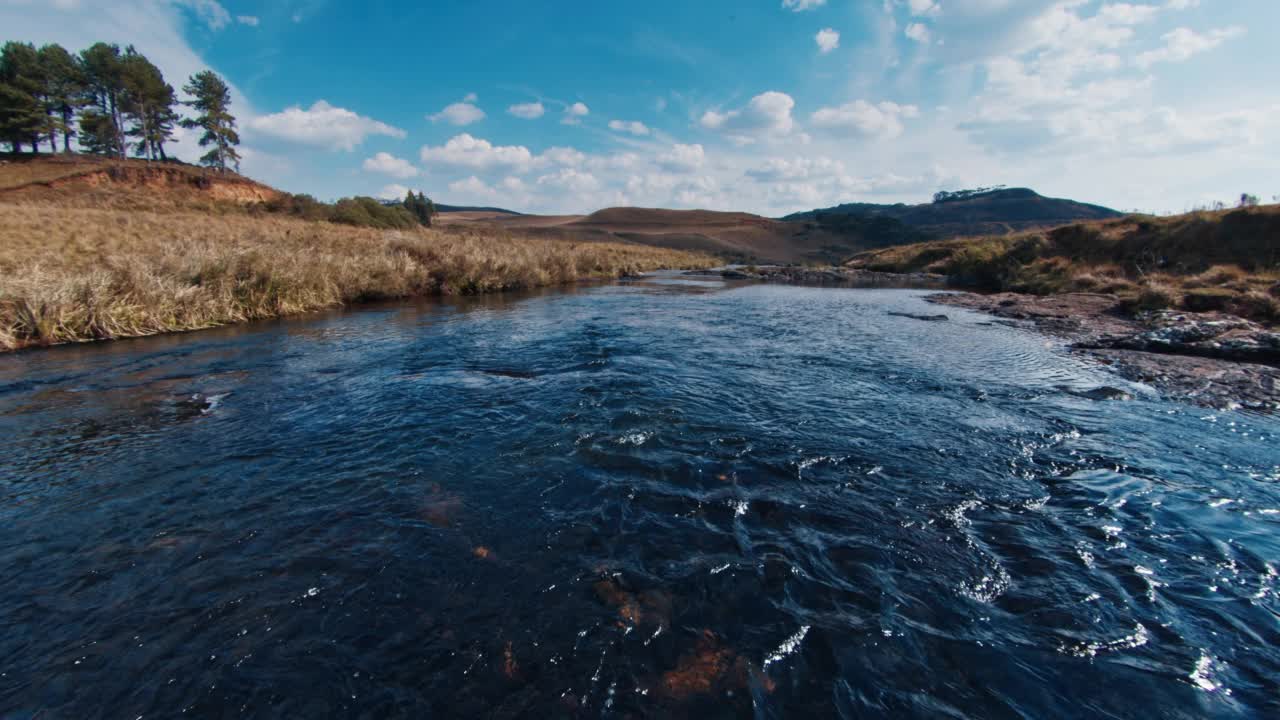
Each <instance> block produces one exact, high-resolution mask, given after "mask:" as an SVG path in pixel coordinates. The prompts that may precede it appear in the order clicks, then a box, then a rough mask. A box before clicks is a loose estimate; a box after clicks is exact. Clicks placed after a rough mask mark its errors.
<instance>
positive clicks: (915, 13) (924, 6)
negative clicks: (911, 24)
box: [907, 0, 942, 17]
mask: <svg viewBox="0 0 1280 720" xmlns="http://www.w3.org/2000/svg"><path fill="white" fill-rule="evenodd" d="M907 8H908V9H909V10H910V11H911V16H912V17H932V16H934V15H937V14H938V13H940V12H942V6H940V5H939V4H938V3H937V0H907Z"/></svg>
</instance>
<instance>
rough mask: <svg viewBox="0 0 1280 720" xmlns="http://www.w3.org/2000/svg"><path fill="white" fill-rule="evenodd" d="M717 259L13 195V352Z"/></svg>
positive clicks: (4, 264)
mask: <svg viewBox="0 0 1280 720" xmlns="http://www.w3.org/2000/svg"><path fill="white" fill-rule="evenodd" d="M415 225H416V223H415ZM717 262H718V261H716V260H715V259H714V258H711V257H709V256H705V255H697V254H693V253H686V252H680V251H674V250H665V249H659V248H652V247H647V246H641V245H626V244H614V243H575V242H569V241H561V240H549V239H534V238H523V237H512V236H506V235H480V234H475V233H466V232H443V231H438V230H429V229H426V228H421V227H413V228H411V229H400V230H373V229H368V228H357V227H347V226H343V225H337V224H331V223H318V222H307V221H304V220H296V219H285V218H280V217H258V218H255V217H250V216H248V215H211V214H204V213H183V212H163V213H154V212H141V211H132V212H122V211H119V210H99V209H90V208H66V207H56V206H50V205H35V204H33V205H18V204H0V348H4V349H10V350H12V349H15V348H19V347H24V346H27V345H45V344H54V343H63V342H75V341H82V340H96V339H106V338H121V337H134V336H142V335H153V334H157V333H163V332H171V331H180V330H196V329H200V328H209V327H215V326H219V325H226V324H230V323H237V322H244V321H247V320H255V319H262V318H271V317H278V316H282V315H291V314H295V313H301V312H306V311H310V310H317V309H321V308H328V307H335V306H339V305H343V304H346V303H355V302H364V301H372V300H383V299H394V298H405V297H413V296H422V295H440V294H444V295H451V294H470V293H483V292H495V291H502V290H518V289H524V288H532V287H539V286H546V285H555V284H560V283H569V282H574V281H577V280H586V279H602V278H614V277H618V276H620V275H625V274H631V273H637V272H643V271H647V270H654V269H658V268H663V267H688V268H694V267H710V266H713V265H715V264H717Z"/></svg>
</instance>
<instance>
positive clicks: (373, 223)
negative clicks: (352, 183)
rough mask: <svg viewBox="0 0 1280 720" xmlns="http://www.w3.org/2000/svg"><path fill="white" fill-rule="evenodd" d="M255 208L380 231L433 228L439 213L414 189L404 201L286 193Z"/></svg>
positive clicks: (432, 204) (304, 218)
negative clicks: (330, 198)
mask: <svg viewBox="0 0 1280 720" xmlns="http://www.w3.org/2000/svg"><path fill="white" fill-rule="evenodd" d="M252 210H253V211H256V212H267V213H271V214H274V215H287V216H289V217H296V218H300V219H303V220H316V221H324V222H331V223H338V224H340V225H353V226H356V227H371V228H377V229H379V230H408V229H410V228H414V227H417V226H419V225H421V226H424V227H431V223H432V220H433V218H435V216H436V205H435V203H433V202H431V200H430V198H428V197H427V196H426V195H424V194H422V193H421V192H419V193H414V192H413V191H412V190H411V191H409V194H408V195H407V196H406V197H405V199H404V200H402V201H400V200H392V201H381V200H375V199H374V198H371V197H350V198H342V199H341V200H339V201H337V202H335V203H327V202H322V201H320V200H317V199H315V198H314V197H312V196H310V195H290V194H288V193H283V194H281V195H280V196H279V197H277V198H275V199H273V200H269V201H267V202H264V203H259V204H258V205H256V206H254V208H253V209H252Z"/></svg>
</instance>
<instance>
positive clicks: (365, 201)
mask: <svg viewBox="0 0 1280 720" xmlns="http://www.w3.org/2000/svg"><path fill="white" fill-rule="evenodd" d="M330 221H331V222H335V223H339V224H342V225H354V226H356V227H371V228H377V229H379V230H408V229H410V228H414V227H417V226H418V221H417V219H416V218H414V217H413V215H411V214H410V213H409V211H408V210H405V209H404V206H403V205H383V204H382V203H380V202H378V201H377V200H374V199H373V198H371V197H353V198H343V199H341V200H339V201H338V202H337V203H335V204H334V206H333V215H332V216H331V217H330Z"/></svg>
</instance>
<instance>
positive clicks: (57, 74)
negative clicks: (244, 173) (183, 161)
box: [0, 42, 239, 169]
mask: <svg viewBox="0 0 1280 720" xmlns="http://www.w3.org/2000/svg"><path fill="white" fill-rule="evenodd" d="M192 81H193V85H194V87H195V89H196V90H198V92H193V93H192V94H193V95H195V96H196V97H195V99H194V100H193V101H192V103H191V105H192V106H193V107H196V108H197V109H198V110H200V111H201V113H202V115H201V116H200V118H197V119H196V120H193V121H192V122H194V123H196V124H197V125H199V126H201V127H203V126H205V125H206V124H207V125H210V126H211V127H213V128H214V135H215V137H216V138H217V140H216V142H214V145H215V148H214V150H215V152H214V153H213V155H214V157H213V160H214V161H215V162H212V163H211V162H206V164H213V165H215V166H216V167H219V168H221V169H225V168H226V167H227V166H228V165H230V166H234V165H235V164H236V163H237V162H238V160H239V157H238V155H237V154H236V153H235V150H234V149H233V148H234V145H236V144H238V143H239V138H238V137H237V136H236V135H235V117H233V116H232V115H231V113H230V112H229V109H228V108H229V105H230V93H229V92H228V91H227V86H226V83H223V82H222V80H221V79H219V78H218V77H217V76H216V75H214V74H213V73H208V72H205V73H199V74H197V75H196V76H194V77H193V78H192ZM180 105H181V103H179V101H178V94H177V92H176V91H174V89H173V86H172V85H170V84H169V83H168V82H166V81H165V78H164V74H163V73H162V72H161V71H160V68H158V67H156V65H155V64H154V63H152V62H151V61H150V60H148V59H147V58H146V56H144V55H143V54H142V53H140V52H138V51H137V49H136V48H134V47H133V46H129V47H126V48H125V49H124V50H121V49H120V46H119V45H111V44H108V43H101V42H100V43H95V44H94V45H92V46H90V47H88V48H85V49H84V50H82V51H80V53H79V54H72V53H70V52H68V51H67V50H66V48H63V47H62V46H61V45H56V44H52V45H45V46H43V47H41V48H40V49H39V50H37V49H36V47H35V46H34V45H32V44H30V43H20V42H8V43H5V45H4V47H3V49H2V50H0V142H6V143H8V144H9V145H10V147H11V149H12V150H13V151H14V152H21V151H22V150H23V149H25V148H28V147H29V148H30V149H31V151H32V152H39V151H40V147H41V144H42V143H44V142H46V141H47V142H48V144H49V148H50V149H51V150H52V151H53V152H57V151H58V148H59V144H61V148H62V151H63V152H71V151H72V149H73V148H72V140H73V139H74V140H76V141H77V144H78V149H80V150H82V151H84V152H88V153H93V154H98V155H106V156H109V157H118V158H124V157H127V156H129V155H131V154H132V155H134V156H136V157H140V158H146V159H148V160H166V159H168V156H167V154H166V152H165V144H166V143H168V142H169V141H171V140H172V139H173V135H174V129H175V128H176V127H177V126H178V124H179V123H180V122H181V121H182V118H181V116H180V115H179V113H178V108H179V106H180ZM208 134H209V133H208V131H206V137H207V136H208ZM205 144H206V143H205V142H201V145H205ZM208 159H209V158H208V156H206V160H208Z"/></svg>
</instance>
